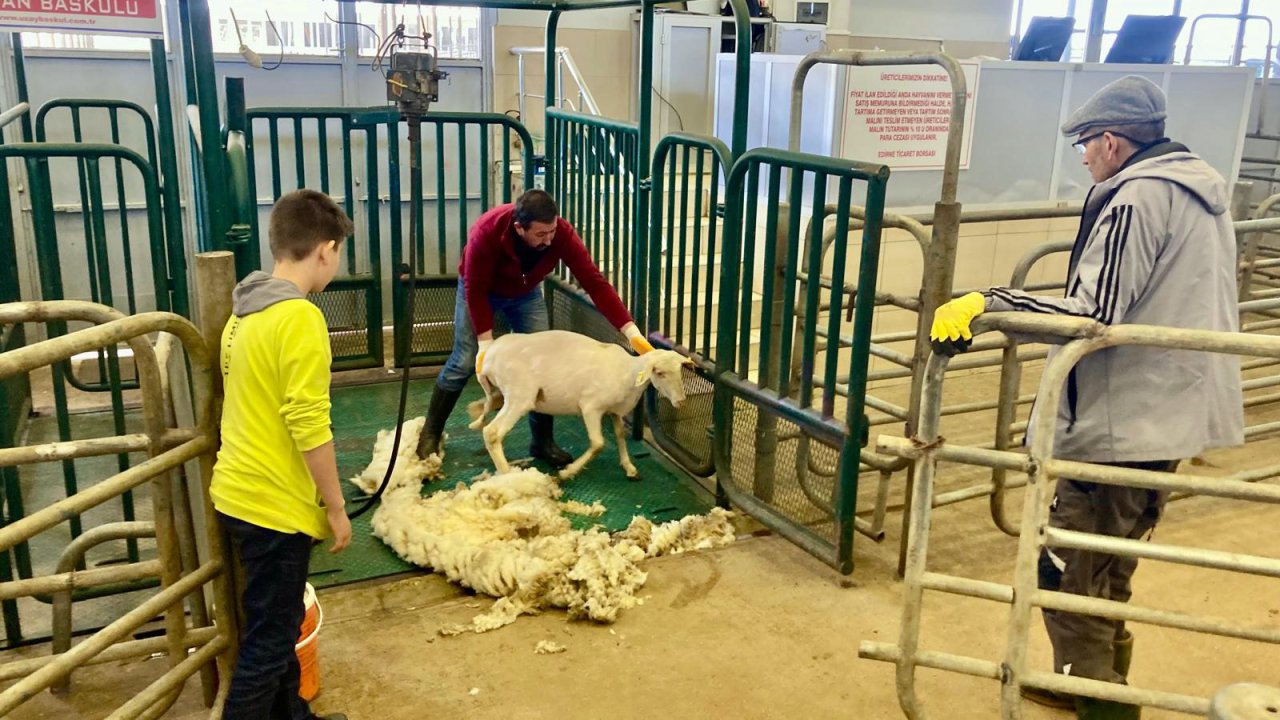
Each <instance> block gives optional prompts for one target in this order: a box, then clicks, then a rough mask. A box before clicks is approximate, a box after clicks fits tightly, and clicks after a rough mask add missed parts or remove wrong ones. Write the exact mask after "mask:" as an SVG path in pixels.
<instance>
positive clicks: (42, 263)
mask: <svg viewBox="0 0 1280 720" xmlns="http://www.w3.org/2000/svg"><path fill="white" fill-rule="evenodd" d="M10 158H14V159H18V160H20V161H21V162H23V163H24V165H25V168H26V175H27V183H28V187H29V189H30V202H31V219H32V227H33V231H34V237H35V247H36V256H37V261H38V262H37V265H38V267H39V283H40V295H41V297H42V298H44V299H45V300H63V299H67V297H66V292H65V286H64V269H63V265H64V264H63V260H64V258H63V247H64V245H70V244H71V241H70V240H69V239H68V241H67V242H66V243H63V242H60V240H59V234H58V225H57V220H56V217H55V209H54V200H53V189H52V181H51V170H50V164H51V163H52V162H56V161H74V162H75V164H76V169H77V176H78V177H79V179H80V181H81V192H82V194H81V197H80V202H81V205H82V206H83V207H84V208H86V209H87V211H88V216H89V221H88V226H87V228H86V231H85V232H86V234H85V236H84V242H85V246H86V262H87V267H88V275H89V277H88V281H89V287H90V289H91V292H92V294H93V297H94V298H95V300H97V299H98V298H108V299H109V298H114V293H113V283H112V280H113V270H122V271H123V272H124V274H125V276H126V279H127V283H128V285H127V288H128V293H129V296H130V297H134V295H135V293H136V292H137V291H138V288H137V286H136V283H137V281H138V280H140V279H142V278H145V277H146V275H145V274H144V273H141V272H136V271H135V269H134V267H133V265H132V261H131V259H130V252H129V250H127V249H125V250H123V251H122V252H121V255H122V256H123V257H124V258H125V259H124V260H123V263H122V265H121V266H120V267H116V266H115V265H114V264H113V262H112V257H113V254H112V252H111V248H110V244H111V243H110V240H111V238H110V237H109V236H108V233H107V229H106V210H107V207H108V206H107V204H106V202H105V199H104V193H103V174H104V168H103V166H104V165H114V166H115V169H116V175H117V178H118V177H119V176H120V175H122V174H123V168H126V167H131V168H133V170H134V171H135V173H136V182H137V183H139V184H140V185H141V186H142V194H143V197H144V198H145V199H144V205H143V211H144V212H145V213H146V219H147V231H146V235H147V240H148V243H147V245H146V247H147V248H148V250H149V254H150V263H149V265H150V270H151V272H150V281H151V286H152V288H154V290H155V303H154V304H155V309H157V310H171V309H172V307H171V297H172V292H173V284H172V283H171V282H170V279H169V276H168V272H169V269H168V267H167V262H166V244H165V232H164V218H163V215H164V213H163V205H162V202H161V192H160V185H159V180H158V178H157V175H156V172H155V170H154V168H153V167H152V165H151V164H149V163H148V162H147V160H146V159H145V158H143V157H142V156H141V155H139V154H138V153H137V152H135V151H133V150H130V149H129V148H126V147H121V146H119V145H105V144H96V143H19V144H13V145H5V146H0V185H3V186H5V187H8V186H9V181H10V180H9V169H8V162H7V161H8V159H10ZM118 183H119V184H118V185H117V187H116V190H117V193H118V197H117V201H118V202H117V205H116V208H117V212H120V208H122V207H126V197H125V195H124V194H123V193H124V191H123V189H122V188H123V187H125V186H126V185H127V183H124V182H122V181H119V180H118ZM18 227H19V225H18V223H17V222H16V221H15V219H14V215H13V207H12V205H11V203H10V200H9V195H8V193H0V236H13V235H14V234H15V233H16V232H17V228H18ZM76 265H78V263H69V264H68V266H69V267H75V266H76ZM118 274H119V273H115V275H118ZM98 301H99V302H103V301H102V300H98ZM108 303H109V301H108ZM108 303H104V304H108ZM121 309H123V308H121ZM129 309H130V311H132V310H133V306H132V305H131V306H130V308H129ZM66 332H67V324H66V323H65V322H61V321H58V322H51V323H49V324H48V333H49V335H50V337H57V336H60V335H64V334H66ZM104 365H105V367H104V368H103V369H104V370H105V373H104V374H105V377H106V378H107V381H106V382H105V383H102V384H101V385H100V386H95V387H92V388H90V389H94V390H99V389H100V390H103V391H106V392H109V393H110V396H111V415H112V423H113V427H114V431H115V432H116V433H117V434H121V435H123V434H125V432H126V423H125V409H124V396H123V393H124V390H125V389H126V388H127V385H126V383H125V382H124V381H123V378H122V376H121V371H120V359H119V354H118V351H117V350H116V349H115V348H107V351H106V358H105V363H104ZM71 376H72V372H71V368H70V365H69V364H68V363H67V362H60V363H55V364H54V365H53V395H54V408H55V411H56V415H57V418H56V420H57V427H58V438H59V440H61V441H67V440H71V439H72V428H71V416H70V412H69V410H68V404H67V401H68V397H67V386H68V385H70V384H72V377H71ZM117 466H118V469H119V470H120V471H124V470H127V469H128V468H129V466H130V460H129V456H128V455H127V454H120V455H117ZM62 468H63V485H64V488H65V491H66V494H67V495H68V496H70V495H74V494H75V493H76V492H78V490H79V479H78V476H77V472H76V462H75V461H74V460H65V461H63V463H62ZM6 491H7V495H6V501H7V505H8V508H7V514H6V516H7V517H8V518H10V519H12V518H18V517H22V516H23V515H24V513H25V510H24V508H23V502H22V495H21V493H20V492H18V490H17V488H16V487H15V486H14V485H13V484H9V486H8V487H7V488H6ZM121 502H122V507H121V512H122V515H123V518H124V519H125V520H126V521H128V520H133V519H134V517H135V516H134V507H133V496H132V494H130V493H126V494H125V495H123V496H122V498H121ZM70 529H71V536H72V537H73V538H74V537H78V536H79V535H80V534H81V532H82V530H83V528H82V525H81V520H80V517H79V516H74V517H72V518H70ZM127 548H128V557H129V560H130V561H131V562H136V561H137V559H138V545H137V541H136V540H130V541H129V542H128V543H127ZM15 557H16V561H17V563H16V564H17V566H18V574H19V576H20V577H24V578H26V577H31V572H32V568H31V558H30V553H29V551H28V549H27V548H26V547H24V546H19V547H17V548H16V552H15ZM0 573H2V569H0ZM6 620H8V618H7V617H6Z"/></svg>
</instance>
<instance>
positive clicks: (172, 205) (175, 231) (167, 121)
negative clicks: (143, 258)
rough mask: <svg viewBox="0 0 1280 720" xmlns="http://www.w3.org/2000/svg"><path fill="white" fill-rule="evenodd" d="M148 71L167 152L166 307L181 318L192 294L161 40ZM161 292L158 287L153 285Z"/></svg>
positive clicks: (163, 173)
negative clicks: (167, 304)
mask: <svg viewBox="0 0 1280 720" xmlns="http://www.w3.org/2000/svg"><path fill="white" fill-rule="evenodd" d="M151 73H152V76H153V77H154V79H155V91H156V130H157V135H158V137H157V142H158V144H159V146H160V147H161V148H169V152H161V153H159V157H160V167H159V168H156V170H157V172H159V175H160V190H161V196H162V198H163V202H164V228H165V233H164V234H165V249H166V251H167V253H168V268H169V282H170V292H171V293H172V295H171V297H172V300H171V302H170V305H169V307H171V308H173V311H174V312H176V313H178V314H179V315H181V316H183V317H188V318H189V317H191V294H190V291H189V290H188V286H187V254H186V247H187V245H186V242H185V238H183V235H182V200H181V196H180V194H179V193H180V188H179V184H180V181H179V179H178V156H177V149H178V143H177V139H176V137H175V133H174V127H173V105H172V100H171V99H170V97H169V59H168V57H167V56H166V55H165V51H164V41H163V40H158V39H157V40H152V41H151ZM156 292H160V288H156Z"/></svg>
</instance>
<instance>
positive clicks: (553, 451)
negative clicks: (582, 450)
mask: <svg viewBox="0 0 1280 720" xmlns="http://www.w3.org/2000/svg"><path fill="white" fill-rule="evenodd" d="M553 422H554V419H553V418H552V417H551V416H550V415H543V414H542V413H529V430H530V432H531V433H532V434H533V441H532V442H531V443H530V444H529V454H530V455H532V456H533V457H535V458H537V459H539V460H545V461H546V462H547V463H548V464H549V465H551V467H554V468H562V467H564V466H565V465H568V464H569V463H571V462H573V456H572V455H570V454H569V453H567V452H565V451H564V450H561V449H560V446H559V445H557V444H556V438H555V434H554V433H553V431H552V423H553Z"/></svg>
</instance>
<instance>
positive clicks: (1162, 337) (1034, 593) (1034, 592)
mask: <svg viewBox="0 0 1280 720" xmlns="http://www.w3.org/2000/svg"><path fill="white" fill-rule="evenodd" d="M985 330H999V331H1002V332H1005V333H1017V334H1031V335H1036V336H1053V335H1056V336H1058V337H1061V338H1063V339H1064V340H1069V342H1067V344H1066V345H1065V346H1064V347H1063V348H1062V351H1061V352H1060V353H1059V355H1058V356H1057V357H1056V358H1055V360H1054V361H1053V362H1051V363H1050V364H1049V366H1048V367H1046V369H1045V373H1046V377H1047V381H1046V383H1045V387H1046V388H1047V390H1046V392H1045V394H1044V396H1043V397H1042V398H1041V400H1042V401H1043V402H1045V403H1046V404H1047V405H1048V406H1049V407H1056V406H1057V403H1058V402H1059V401H1060V399H1061V394H1062V392H1063V391H1062V388H1063V386H1064V385H1065V379H1066V376H1067V373H1068V372H1069V371H1070V370H1071V369H1072V368H1073V367H1074V366H1075V365H1076V364H1077V363H1078V362H1079V361H1080V360H1081V359H1082V358H1084V357H1085V356H1087V355H1088V354H1090V353H1093V352H1097V351H1099V350H1102V349H1105V348H1109V347H1117V346H1135V345H1136V346H1146V347H1166V348H1176V349H1183V350H1198V351H1205V352H1216V353H1228V354H1238V355H1250V356H1262V357H1270V358H1280V337H1273V336H1260V335H1249V334H1244V333H1224V332H1211V331H1204V330H1186V329H1176V328H1161V327H1150V326H1140V325H1120V326H1111V327H1106V326H1102V325H1098V324H1096V323H1093V322H1091V321H1088V320H1083V319H1077V318H1059V317H1050V316H1029V315H1026V314H1020V313H991V314H989V315H986V316H983V317H982V318H979V320H978V321H977V322H976V323H975V333H976V332H981V331H985ZM946 365H947V360H946V359H945V358H942V357H938V356H934V357H932V358H931V359H930V362H929V364H928V366H927V371H926V372H927V378H926V385H925V388H926V390H925V398H924V401H925V406H924V411H923V412H922V416H921V428H920V434H919V435H918V436H917V437H913V438H911V439H906V438H889V437H882V438H881V441H880V444H879V448H878V449H879V450H880V451H881V452H884V453H887V454H893V455H898V456H900V457H904V458H909V459H911V460H912V461H913V462H914V463H915V468H916V481H917V484H916V490H917V494H916V495H915V497H914V498H913V505H912V512H911V513H910V516H911V518H912V520H911V524H910V526H909V533H908V540H907V559H908V562H907V566H906V573H905V580H904V586H905V595H906V598H905V603H904V607H903V619H902V626H901V631H900V636H899V641H898V643H897V644H896V645H891V644H884V643H876V642H863V643H862V644H861V647H860V649H859V655H860V656H861V657H865V658H870V659H876V660H883V661H888V662H894V663H895V664H896V665H897V689H898V697H899V702H900V704H901V706H902V710H903V712H904V714H905V715H906V716H907V717H909V718H913V719H917V718H924V717H926V713H925V711H924V707H923V705H922V703H921V700H920V697H919V695H918V693H917V688H916V685H915V668H917V667H930V668H936V669H943V670H947V671H950V672H959V673H964V674H969V675H974V676H978V677H988V678H992V679H998V680H1000V681H1001V682H1002V689H1001V700H1002V709H1003V716H1004V717H1006V718H1018V717H1021V712H1020V703H1021V698H1020V688H1022V687H1036V688H1044V689H1051V690H1056V691H1059V692H1068V693H1073V694H1077V695H1084V696H1089V697H1097V698H1102V699H1106V700H1112V701H1117V702H1125V703H1132V704H1140V705H1149V706H1155V707H1161V708H1165V709H1168V710H1174V711H1179V712H1188V713H1193V714H1196V713H1199V714H1203V713H1204V712H1206V711H1207V709H1208V701H1207V700H1206V699H1204V698H1199V697H1194V696H1190V695H1186V694H1183V693H1175V692H1166V691H1158V690H1149V689H1141V688H1136V687H1133V686H1124V685H1115V684H1110V683H1102V682H1098V681H1093V680H1087V679H1082V678H1078V677H1071V676H1066V675H1057V674H1053V673H1046V672H1034V671H1031V670H1029V669H1028V664H1027V652H1026V651H1027V634H1028V632H1029V628H1030V624H1031V616H1032V613H1031V609H1032V608H1033V607H1037V606H1038V607H1044V608H1054V609H1059V610H1064V611H1068V612H1075V613H1083V614H1088V615H1094V616H1100V617H1106V618H1111V619H1116V620H1126V621H1131V622H1141V623H1147V624H1154V625H1161V626H1164V627H1171V628H1177V629H1182V630H1188V631H1193V632H1199V633H1208V634H1213V635H1219V636H1223V637H1234V638H1242V639H1248V640H1254V641H1261V642H1268V643H1280V632H1277V631H1275V629H1273V628H1265V627H1256V626H1249V625H1244V624H1240V623H1238V622H1235V621H1229V620H1224V619H1218V618H1209V617H1201V616H1196V615H1191V614H1186V613H1173V612H1169V611H1163V610H1158V609H1151V608H1145V607H1141V606H1138V605H1134V604H1125V603H1118V602H1114V601H1109V600H1102V599H1098V598H1091V597H1084V596H1077V595H1071V594H1066V593H1061V592H1049V591H1044V590H1039V589H1037V578H1036V575H1037V571H1036V564H1037V560H1038V557H1039V554H1040V551H1041V548H1042V547H1043V546H1045V545H1050V546H1056V547H1077V548H1082V549H1089V550H1093V551H1097V552H1105V553H1109V554H1115V555H1123V556H1128V557H1146V558H1153V559H1160V560H1163V561H1167V562H1174V563H1179V564H1184V565H1190V566H1197V567H1209V568H1215V569H1219V570H1227V571H1234V572H1241V573H1247V574H1254V575H1262V576H1267V577H1280V559H1276V558H1269V557H1261V556H1249V555H1243V554H1237V553H1225V552H1220V551H1213V550H1207V549H1199V548H1189V547H1174V546H1168V545H1157V544H1154V543H1150V542H1136V541H1132V540H1126V539H1122V538H1113V537H1107V536H1099V535H1092V534H1086V533H1079V532H1068V531H1063V530H1058V529H1053V528H1048V527H1046V525H1047V521H1048V516H1049V499H1050V497H1051V495H1052V481H1053V480H1054V479H1055V478H1057V477H1070V478H1075V479H1080V480H1085V481H1089V482H1096V483H1104V484H1113V485H1122V486H1128V487H1142V488H1151V489H1157V490H1165V491H1173V492H1183V493H1194V494H1202V495H1209V496H1213V497H1219V498H1228V499H1236V500H1245V501H1253V502H1265V503H1269V504H1280V488H1276V487H1272V486H1267V485H1261V486H1260V485H1256V484H1252V483H1250V482H1247V481H1245V480H1244V479H1241V478H1239V477H1237V478H1234V479H1231V478H1197V477H1195V476H1190V475H1178V474H1171V473H1160V472H1152V471H1142V470H1133V469H1127V468H1117V467H1112V466H1105V465H1095V464H1092V463H1082V462H1073V461H1066V460H1058V459H1055V458H1053V443H1054V439H1055V433H1054V424H1055V423H1056V417H1055V415H1054V414H1053V413H1042V414H1041V415H1040V416H1038V417H1037V418H1036V427H1035V428H1034V430H1035V432H1034V441H1033V444H1032V446H1031V449H1030V455H1029V456H1028V455H1022V454H1020V453H1013V452H1008V451H984V450H979V449H976V448H966V447H962V446H953V445H949V444H947V443H946V441H945V440H943V439H942V438H940V437H939V435H938V430H939V427H938V421H939V419H940V417H941V413H940V410H941V407H942V384H943V379H944V375H945V371H946ZM940 460H945V461H948V462H960V463H968V464H974V465H980V466H986V467H992V468H995V467H1003V468H1004V469H1006V470H1014V471H1020V472H1025V473H1027V474H1028V487H1029V488H1031V489H1030V491H1029V492H1028V493H1027V495H1026V498H1025V500H1024V506H1023V515H1022V522H1021V528H1020V530H1021V532H1020V538H1021V539H1020V543H1019V549H1018V556H1017V565H1016V570H1015V579H1014V583H1013V585H1012V586H1010V585H1004V584H1000V583H991V582H985V581H977V580H972V579H968V578H961V577H951V576H946V575H941V574H938V573H931V572H928V571H927V570H926V565H927V552H928V541H929V533H930V520H931V518H930V515H931V512H932V507H933V503H932V501H931V497H930V496H932V494H933V478H934V471H935V467H936V464H937V462H938V461H940ZM1157 567H1158V566H1157ZM926 589H928V590H936V591H940V592H946V593H952V594H959V595H965V596H969V597H974V598H980V599H986V600H990V601H995V602H1001V603H1005V604H1010V605H1012V606H1013V611H1012V613H1011V615H1010V621H1009V631H1008V642H1007V644H1006V649H1005V653H1004V657H1003V659H1002V661H1001V662H999V663H996V662H992V661H989V660H983V659H979V658H972V657H965V656H962V655H955V654H951V653H939V652H931V651H923V650H921V649H920V621H921V615H922V610H923V607H922V605H923V592H924V590H926Z"/></svg>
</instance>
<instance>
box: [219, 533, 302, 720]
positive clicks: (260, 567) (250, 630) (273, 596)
mask: <svg viewBox="0 0 1280 720" xmlns="http://www.w3.org/2000/svg"><path fill="white" fill-rule="evenodd" d="M218 518H219V519H220V520H221V521H222V525H223V527H225V528H226V529H227V534H228V535H230V536H231V542H232V545H233V546H234V547H235V551H236V557H237V558H239V561H240V565H241V568H242V569H243V571H244V598H243V600H242V602H243V604H244V617H245V627H244V628H243V631H242V633H241V640H240V656H239V657H238V658H237V659H236V669H235V675H234V676H232V679H231V693H230V695H229V696H228V698H227V705H226V710H225V712H224V713H223V719H224V720H308V718H311V717H314V716H313V715H312V714H311V710H310V708H308V707H307V703H306V701H304V700H303V699H302V698H301V697H299V696H298V682H299V674H300V670H299V668H298V656H297V655H296V654H295V652H294V646H295V645H296V644H297V642H298V631H299V628H300V627H301V625H302V617H303V615H304V614H305V613H306V610H305V608H304V607H303V603H302V595H303V592H305V590H306V587H305V586H306V582H307V564H308V562H309V561H310V559H311V543H312V540H311V537H310V536H308V535H305V534H303V533H294V534H292V535H286V534H285V533H280V532H276V531H274V530H268V529H266V528H263V527H258V526H257V525H252V524H250V523H247V522H244V521H243V520H237V519H236V518H233V517H229V516H227V515H223V514H222V513H218Z"/></svg>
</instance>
